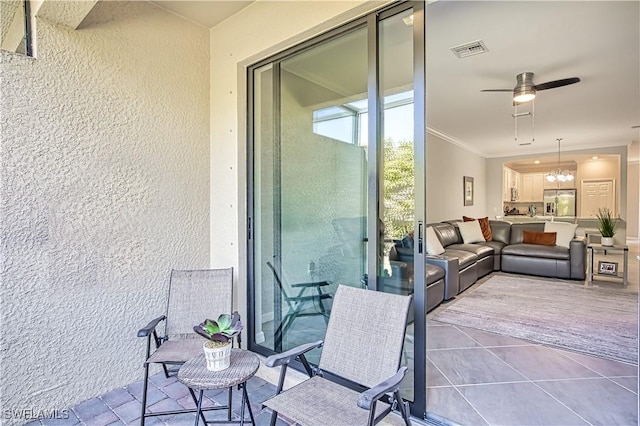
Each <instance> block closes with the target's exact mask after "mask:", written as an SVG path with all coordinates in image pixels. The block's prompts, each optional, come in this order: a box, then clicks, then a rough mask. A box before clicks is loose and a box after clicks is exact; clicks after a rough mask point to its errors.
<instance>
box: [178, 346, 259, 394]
mask: <svg viewBox="0 0 640 426" xmlns="http://www.w3.org/2000/svg"><path fill="white" fill-rule="evenodd" d="M259 366H260V360H259V359H258V357H257V356H256V355H255V354H253V353H251V352H249V351H245V350H243V349H231V365H229V368H227V369H226V370H222V371H209V370H207V361H206V360H205V359H204V353H203V354H201V355H198V356H197V357H195V358H191V359H190V360H189V361H187V362H185V363H184V364H183V365H182V367H180V370H179V371H178V380H179V381H180V382H182V383H184V384H185V385H186V386H187V387H189V388H191V389H195V390H206V389H224V388H230V387H231V386H235V385H237V384H240V383H244V382H246V381H247V380H249V379H250V378H251V377H253V375H254V374H256V371H258V367H259Z"/></svg>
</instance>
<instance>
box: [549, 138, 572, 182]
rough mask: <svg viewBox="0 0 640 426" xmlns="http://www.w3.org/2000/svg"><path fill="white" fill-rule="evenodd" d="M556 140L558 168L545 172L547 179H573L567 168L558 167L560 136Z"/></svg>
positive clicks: (553, 180) (563, 180) (560, 180)
mask: <svg viewBox="0 0 640 426" xmlns="http://www.w3.org/2000/svg"><path fill="white" fill-rule="evenodd" d="M556 140H557V141H558V168H557V169H556V170H553V171H551V172H549V173H547V181H549V182H571V181H572V180H573V173H571V172H570V171H569V170H561V169H560V141H561V140H562V138H558V139H556Z"/></svg>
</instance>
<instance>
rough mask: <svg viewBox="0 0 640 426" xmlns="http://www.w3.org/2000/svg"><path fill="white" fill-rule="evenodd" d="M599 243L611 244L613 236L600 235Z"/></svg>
mask: <svg viewBox="0 0 640 426" xmlns="http://www.w3.org/2000/svg"><path fill="white" fill-rule="evenodd" d="M600 244H602V245H603V246H609V247H610V246H612V245H613V237H602V239H601V240H600Z"/></svg>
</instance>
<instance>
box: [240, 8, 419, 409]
mask: <svg viewBox="0 0 640 426" xmlns="http://www.w3.org/2000/svg"><path fill="white" fill-rule="evenodd" d="M412 8H413V15H414V20H413V76H414V77H413V94H414V170H415V175H414V185H415V212H414V230H415V238H416V244H415V246H414V271H415V272H414V296H413V297H414V315H415V318H416V319H418V318H424V321H415V333H414V334H415V339H414V378H413V379H414V398H413V402H412V403H411V414H412V416H414V417H416V418H418V419H426V333H427V330H426V286H425V276H426V275H425V269H426V268H425V253H424V252H425V250H424V249H425V246H424V244H425V243H424V232H425V229H424V224H425V218H426V173H425V164H426V146H425V144H426V99H425V90H426V84H425V25H424V22H425V21H424V14H425V4H424V2H422V1H405V2H400V3H394V4H392V5H390V6H387V7H385V8H383V9H381V10H378V11H374V12H371V13H370V14H368V15H366V16H364V17H361V18H358V19H355V20H354V21H351V22H349V23H347V24H344V25H342V26H340V27H338V28H335V29H332V30H330V31H327V32H325V33H323V34H321V35H319V36H317V37H315V38H313V39H311V40H308V41H306V42H303V43H301V44H299V45H296V46H294V47H291V48H289V49H287V50H285V51H283V52H280V53H278V54H275V55H273V56H271V57H269V58H266V59H264V60H262V61H260V62H257V63H255V64H253V65H251V66H249V67H247V82H248V90H247V96H248V99H247V139H248V140H247V193H246V197H247V207H248V210H247V222H246V226H247V305H248V306H247V313H248V318H247V333H248V334H247V335H248V338H247V340H248V343H247V345H248V349H249V350H251V351H254V352H257V353H259V354H262V355H265V356H268V355H272V354H274V353H275V352H274V351H272V350H270V349H268V348H266V347H264V346H261V345H260V344H258V343H256V340H255V331H256V326H255V321H256V315H255V307H254V303H255V301H256V297H258V296H259V295H257V294H256V287H255V275H254V274H255V258H254V256H255V247H254V244H255V238H254V237H255V235H254V223H255V222H254V217H255V215H256V211H255V208H256V205H255V200H254V198H253V194H254V190H255V186H254V184H255V181H254V179H255V174H254V172H255V170H254V164H255V159H256V153H255V152H254V137H255V128H256V126H255V122H254V119H255V117H254V101H255V96H254V95H255V92H254V91H255V89H256V88H255V84H254V72H255V71H256V70H257V69H259V68H261V67H263V66H265V65H268V64H273V73H272V75H273V79H274V80H273V97H274V98H273V101H274V113H273V115H274V120H278V121H275V123H279V118H280V93H279V87H280V81H279V75H280V73H279V69H280V63H281V62H282V61H283V60H285V59H287V58H289V57H291V56H292V55H295V54H297V53H300V52H303V51H305V50H307V49H310V48H312V47H315V46H317V45H319V44H322V43H324V42H326V41H329V40H332V39H334V38H337V37H339V36H340V35H342V34H345V33H348V32H350V31H353V30H356V29H358V28H361V27H365V26H366V27H367V30H368V41H367V43H368V47H367V49H368V81H367V92H368V116H369V121H368V134H369V140H368V146H369V151H368V158H367V160H368V171H367V196H368V201H367V212H368V214H367V220H368V222H367V237H368V238H367V253H368V255H367V273H368V288H369V290H372V291H378V286H379V283H378V259H377V256H376V253H378V247H379V244H380V243H381V241H380V240H379V228H378V226H379V225H378V220H379V217H380V212H381V210H380V207H381V205H382V203H383V200H382V199H381V187H382V180H383V175H382V173H381V171H382V149H381V146H382V126H381V122H382V121H381V117H382V112H383V111H382V105H383V102H382V94H381V93H380V79H379V23H380V22H381V21H382V20H384V19H385V18H388V17H391V16H393V15H396V14H398V13H401V12H404V11H406V10H408V9H412ZM273 137H274V146H275V147H278V146H279V145H280V130H279V124H278V125H275V126H274V132H273ZM274 155H275V158H274V164H277V163H278V161H279V152H275V154H274ZM278 173H279V172H278ZM276 175H277V173H276ZM276 175H274V184H276V185H277V184H278V181H277V180H278V178H277V176H276ZM276 191H278V188H276ZM274 197H275V198H277V197H278V194H277V192H276V193H274ZM274 201H278V200H277V199H275V200H274ZM275 204H276V203H274V208H275V209H278V207H277V206H275ZM279 216H280V215H279V214H278V212H277V211H276V212H275V214H274V227H275V228H274V229H276V230H278V229H281V227H280V225H281V224H280V223H279V221H280V217H279ZM274 244H276V245H277V244H278V237H276V239H275V240H274ZM276 249H278V248H276ZM275 266H276V268H277V267H278V265H275ZM292 366H293V367H294V368H296V369H299V370H301V371H302V370H303V366H302V364H300V363H293V364H292Z"/></svg>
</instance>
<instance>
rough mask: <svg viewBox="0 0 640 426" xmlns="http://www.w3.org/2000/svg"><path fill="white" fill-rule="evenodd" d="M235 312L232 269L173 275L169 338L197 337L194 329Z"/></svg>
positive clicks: (167, 325) (176, 271) (169, 306)
mask: <svg viewBox="0 0 640 426" xmlns="http://www.w3.org/2000/svg"><path fill="white" fill-rule="evenodd" d="M232 310H233V268H225V269H201V270H194V271H179V270H172V271H171V279H170V282H169V300H168V303H167V322H166V334H167V336H169V338H176V337H180V338H188V337H190V336H197V334H196V333H195V332H194V331H193V326H194V325H198V324H199V323H200V322H202V321H204V320H205V318H210V319H214V320H215V319H217V318H218V315H220V314H230V313H231V312H232Z"/></svg>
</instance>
